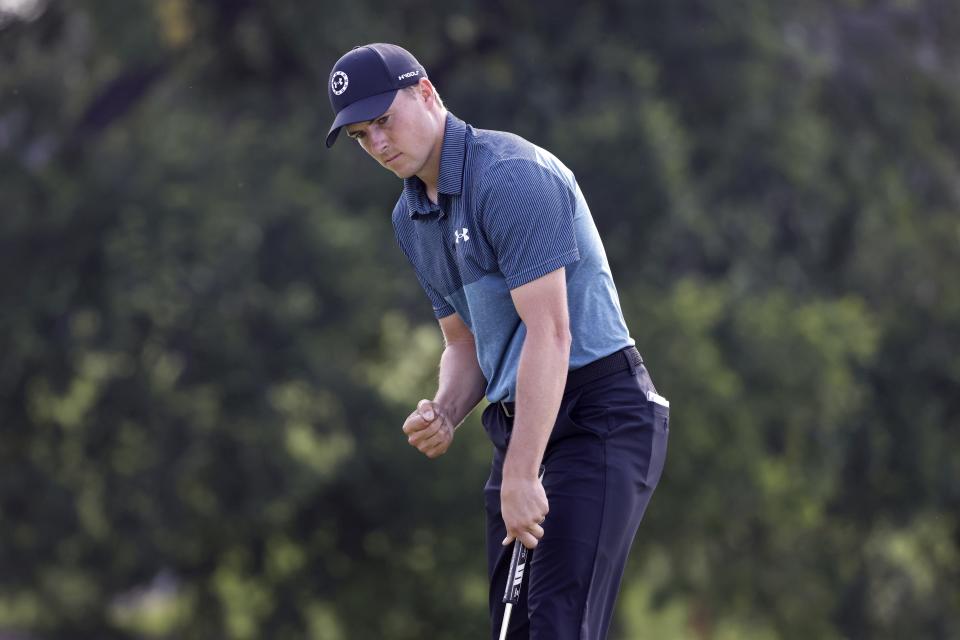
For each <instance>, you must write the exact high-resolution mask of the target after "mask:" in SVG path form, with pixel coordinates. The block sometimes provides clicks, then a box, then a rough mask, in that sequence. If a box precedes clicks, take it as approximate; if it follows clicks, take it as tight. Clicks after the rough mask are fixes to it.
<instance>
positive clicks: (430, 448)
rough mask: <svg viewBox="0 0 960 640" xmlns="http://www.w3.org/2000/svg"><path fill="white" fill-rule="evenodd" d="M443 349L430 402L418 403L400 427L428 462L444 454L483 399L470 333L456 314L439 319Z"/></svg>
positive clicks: (475, 349) (479, 373)
mask: <svg viewBox="0 0 960 640" xmlns="http://www.w3.org/2000/svg"><path fill="white" fill-rule="evenodd" d="M440 329H441V331H443V339H444V343H445V347H444V349H443V354H442V355H441V356H440V380H439V385H438V388H437V395H436V397H435V398H434V400H433V401H432V402H431V401H430V400H421V401H420V402H419V403H418V404H417V410H416V411H414V412H413V413H411V414H410V416H409V417H408V418H407V420H406V422H405V423H404V425H403V431H404V433H406V434H407V436H408V438H407V439H408V441H409V442H410V444H411V445H412V446H414V447H416V448H417V449H418V450H419V451H420V452H421V453H423V454H425V455H426V456H427V457H429V458H436V457H437V456H439V455H441V454H443V453H445V452H446V450H447V449H448V448H449V447H450V443H451V442H452V441H453V432H454V430H455V429H456V428H457V426H459V425H460V423H461V422H463V420H464V419H465V418H466V417H467V416H468V415H469V414H470V412H471V411H473V409H474V407H476V406H477V403H478V402H480V400H481V399H483V394H484V391H485V390H486V388H487V381H486V379H485V378H484V377H483V371H481V370H480V363H479V362H478V361H477V347H476V343H475V342H474V339H473V333H471V331H470V329H469V328H468V327H467V325H466V324H464V322H463V320H462V319H461V318H460V316H458V315H457V314H455V313H454V314H451V315H449V316H446V317H444V318H441V319H440Z"/></svg>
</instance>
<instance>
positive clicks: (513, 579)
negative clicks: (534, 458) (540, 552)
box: [500, 465, 545, 640]
mask: <svg viewBox="0 0 960 640" xmlns="http://www.w3.org/2000/svg"><path fill="white" fill-rule="evenodd" d="M544 471H545V468H544V467H543V465H540V473H539V474H538V479H539V480H541V481H543V472H544ZM527 555H528V551H527V548H526V547H525V546H523V544H521V542H520V539H519V538H517V539H515V540H514V541H513V555H512V556H511V558H510V571H509V572H507V586H506V588H505V589H504V592H503V602H504V603H505V606H504V608H503V623H502V624H501V625H500V640H506V637H507V627H509V626H510V613H511V611H512V610H513V605H515V604H517V602H519V601H520V587H521V586H522V585H523V576H524V574H525V573H526V568H527Z"/></svg>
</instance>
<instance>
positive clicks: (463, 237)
mask: <svg viewBox="0 0 960 640" xmlns="http://www.w3.org/2000/svg"><path fill="white" fill-rule="evenodd" d="M469 234H470V231H469V230H468V229H467V228H466V227H464V228H463V233H461V232H459V231H454V232H453V235H454V237H456V239H457V240H456V242H454V244H460V241H461V240H463V241H464V242H466V241H467V240H469V239H470V235H469Z"/></svg>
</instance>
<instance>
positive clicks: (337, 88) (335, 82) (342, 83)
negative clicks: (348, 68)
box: [330, 71, 350, 96]
mask: <svg viewBox="0 0 960 640" xmlns="http://www.w3.org/2000/svg"><path fill="white" fill-rule="evenodd" d="M348 84H350V78H348V77H347V74H345V73H344V72H343V71H337V72H335V73H334V74H333V77H332V78H330V88H331V89H332V90H333V93H334V95H337V96H339V95H340V94H342V93H343V92H344V91H346V90H347V85H348Z"/></svg>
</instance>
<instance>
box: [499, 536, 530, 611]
mask: <svg viewBox="0 0 960 640" xmlns="http://www.w3.org/2000/svg"><path fill="white" fill-rule="evenodd" d="M526 570H527V548H526V547H525V546H523V545H522V544H521V543H520V541H519V540H514V541H513V557H511V558H510V573H508V574H507V588H506V589H505V590H504V592H503V601H504V602H509V603H511V604H517V602H519V601H520V585H522V584H523V574H524V573H526Z"/></svg>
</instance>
